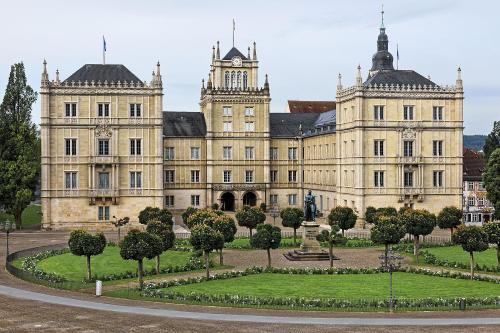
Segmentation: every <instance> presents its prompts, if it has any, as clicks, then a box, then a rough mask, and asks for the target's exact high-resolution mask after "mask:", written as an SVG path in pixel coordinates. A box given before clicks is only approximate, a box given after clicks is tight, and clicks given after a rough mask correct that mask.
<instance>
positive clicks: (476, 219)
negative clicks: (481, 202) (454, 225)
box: [472, 214, 479, 222]
mask: <svg viewBox="0 0 500 333" xmlns="http://www.w3.org/2000/svg"><path fill="white" fill-rule="evenodd" d="M472 222H479V214H472Z"/></svg>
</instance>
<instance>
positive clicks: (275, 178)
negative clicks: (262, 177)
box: [270, 170, 278, 183]
mask: <svg viewBox="0 0 500 333" xmlns="http://www.w3.org/2000/svg"><path fill="white" fill-rule="evenodd" d="M270 176H271V177H270V178H271V183H276V182H277V181H278V170H271V175H270Z"/></svg>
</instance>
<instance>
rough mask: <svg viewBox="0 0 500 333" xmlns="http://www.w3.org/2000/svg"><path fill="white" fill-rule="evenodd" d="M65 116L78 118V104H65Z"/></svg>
mask: <svg viewBox="0 0 500 333" xmlns="http://www.w3.org/2000/svg"><path fill="white" fill-rule="evenodd" d="M64 116H65V117H76V103H65V104H64Z"/></svg>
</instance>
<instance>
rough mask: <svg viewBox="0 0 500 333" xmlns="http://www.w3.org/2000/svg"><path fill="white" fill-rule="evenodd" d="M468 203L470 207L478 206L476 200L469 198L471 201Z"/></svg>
mask: <svg viewBox="0 0 500 333" xmlns="http://www.w3.org/2000/svg"><path fill="white" fill-rule="evenodd" d="M467 203H468V204H469V206H475V205H476V198H474V197H469V199H468V200H467Z"/></svg>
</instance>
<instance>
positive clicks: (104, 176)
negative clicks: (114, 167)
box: [97, 172, 109, 190]
mask: <svg viewBox="0 0 500 333" xmlns="http://www.w3.org/2000/svg"><path fill="white" fill-rule="evenodd" d="M97 186H98V187H99V189H101V190H106V189H109V172H99V177H98V184H97Z"/></svg>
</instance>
